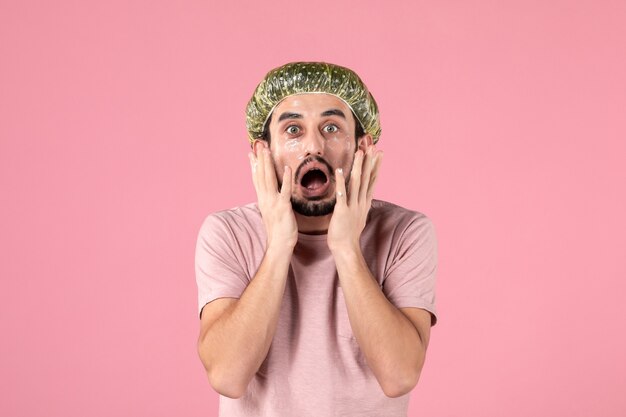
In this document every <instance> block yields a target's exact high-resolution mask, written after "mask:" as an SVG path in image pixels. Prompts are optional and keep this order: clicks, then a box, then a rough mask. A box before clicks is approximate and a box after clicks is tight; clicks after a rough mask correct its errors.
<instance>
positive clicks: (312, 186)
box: [300, 168, 328, 190]
mask: <svg viewBox="0 0 626 417" xmlns="http://www.w3.org/2000/svg"><path fill="white" fill-rule="evenodd" d="M327 182H328V177H327V176H326V174H324V172H323V171H322V170H319V169H317V168H314V169H312V170H310V171H309V172H307V173H306V174H304V176H303V177H302V181H300V185H302V186H303V187H304V188H306V189H307V190H316V189H318V188H320V187H322V186H324V184H326V183H327Z"/></svg>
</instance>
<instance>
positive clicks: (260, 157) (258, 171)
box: [256, 142, 265, 192]
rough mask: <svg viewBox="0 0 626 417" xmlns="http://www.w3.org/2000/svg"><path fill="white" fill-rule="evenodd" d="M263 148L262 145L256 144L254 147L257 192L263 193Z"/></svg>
mask: <svg viewBox="0 0 626 417" xmlns="http://www.w3.org/2000/svg"><path fill="white" fill-rule="evenodd" d="M264 149H265V148H264V146H263V144H262V143H260V142H257V146H256V157H257V162H258V163H257V167H256V175H257V179H256V180H257V186H258V191H259V192H264V191H265V152H263V150H264Z"/></svg>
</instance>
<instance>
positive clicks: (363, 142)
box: [355, 133, 374, 152]
mask: <svg viewBox="0 0 626 417" xmlns="http://www.w3.org/2000/svg"><path fill="white" fill-rule="evenodd" d="M373 143H374V140H373V139H372V135H370V134H369V133H367V134H365V135H363V136H361V137H360V138H359V146H358V147H357V150H356V151H358V150H359V149H361V150H362V151H363V152H365V151H366V150H367V147H368V146H370V145H371V144H373ZM356 151H355V152H356Z"/></svg>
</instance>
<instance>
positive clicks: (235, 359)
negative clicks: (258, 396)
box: [199, 247, 291, 394]
mask: <svg viewBox="0 0 626 417" xmlns="http://www.w3.org/2000/svg"><path fill="white" fill-rule="evenodd" d="M290 259H291V252H289V251H288V249H284V248H281V249H275V248H274V247H268V249H267V251H266V253H265V256H264V257H263V260H262V262H261V265H260V266H259V269H258V271H257V273H256V275H255V276H254V278H253V279H252V280H251V282H250V284H248V286H247V287H246V289H245V290H244V292H243V294H242V295H241V297H240V299H239V300H238V301H237V302H236V303H235V304H234V307H233V308H230V309H229V310H227V311H226V312H225V313H224V314H223V315H222V316H221V317H220V318H219V319H218V320H217V321H216V322H215V323H214V324H213V325H212V326H210V327H209V329H208V330H207V332H206V333H205V334H204V335H202V337H201V339H200V346H199V353H200V357H201V359H202V361H203V363H204V364H205V367H206V369H207V374H208V376H209V380H210V381H211V384H212V385H213V387H214V388H215V387H216V386H219V387H222V389H224V390H226V391H228V392H234V393H239V394H242V393H243V392H244V391H245V389H246V387H247V386H248V383H249V382H250V380H251V379H252V377H253V376H254V374H255V373H256V372H257V370H258V369H259V367H260V366H261V363H263V360H264V359H265V357H266V356H267V352H268V351H269V347H270V345H271V343H272V339H273V338H274V334H275V332H276V326H277V322H278V317H279V313H280V306H281V303H282V299H283V294H284V291H285V283H286V277H287V273H288V270H289V262H290Z"/></svg>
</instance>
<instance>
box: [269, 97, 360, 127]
mask: <svg viewBox="0 0 626 417" xmlns="http://www.w3.org/2000/svg"><path fill="white" fill-rule="evenodd" d="M329 109H339V110H342V111H343V113H344V114H345V115H346V116H347V115H348V114H350V113H351V110H350V107H349V106H348V105H347V104H346V103H345V102H344V101H343V100H341V99H340V98H339V97H337V96H334V95H332V94H326V93H304V94H294V95H291V96H288V97H286V98H285V99H283V100H282V101H281V102H280V103H279V104H278V105H277V106H276V108H275V109H274V112H273V116H272V122H274V121H276V120H277V119H278V117H279V116H280V115H281V114H282V113H283V112H286V111H289V112H293V113H300V114H302V116H304V117H313V116H319V115H320V114H321V113H322V112H324V111H326V110H329ZM274 116H275V117H274Z"/></svg>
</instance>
